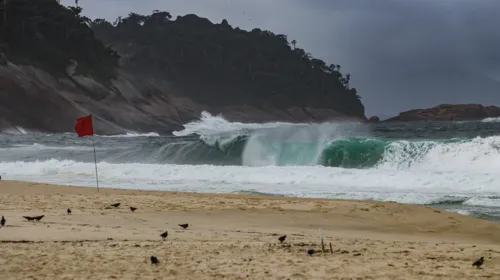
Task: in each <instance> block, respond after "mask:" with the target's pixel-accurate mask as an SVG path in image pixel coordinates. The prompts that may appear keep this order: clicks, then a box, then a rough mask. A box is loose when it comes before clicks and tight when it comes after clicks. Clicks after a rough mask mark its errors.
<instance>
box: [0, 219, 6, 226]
mask: <svg viewBox="0 0 500 280" xmlns="http://www.w3.org/2000/svg"><path fill="white" fill-rule="evenodd" d="M6 221H7V220H5V217H4V216H2V219H1V220H0V227H4V226H5V222H6Z"/></svg>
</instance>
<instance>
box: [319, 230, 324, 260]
mask: <svg viewBox="0 0 500 280" xmlns="http://www.w3.org/2000/svg"><path fill="white" fill-rule="evenodd" d="M319 240H320V242H321V252H322V253H323V254H324V253H325V243H323V230H321V229H319Z"/></svg>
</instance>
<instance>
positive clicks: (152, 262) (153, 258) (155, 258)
mask: <svg viewBox="0 0 500 280" xmlns="http://www.w3.org/2000/svg"><path fill="white" fill-rule="evenodd" d="M159 263H160V260H158V258H157V257H155V256H151V264H159Z"/></svg>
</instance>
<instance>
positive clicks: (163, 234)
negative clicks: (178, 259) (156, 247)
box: [160, 231, 168, 239]
mask: <svg viewBox="0 0 500 280" xmlns="http://www.w3.org/2000/svg"><path fill="white" fill-rule="evenodd" d="M160 236H161V238H163V239H165V238H167V236H168V231H165V232H164V233H162V234H160Z"/></svg>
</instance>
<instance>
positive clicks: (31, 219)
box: [23, 215, 45, 222]
mask: <svg viewBox="0 0 500 280" xmlns="http://www.w3.org/2000/svg"><path fill="white" fill-rule="evenodd" d="M43 217H45V215H41V216H23V218H25V219H26V220H28V221H37V222H39V221H40V220H41V219H42V218H43Z"/></svg>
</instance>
